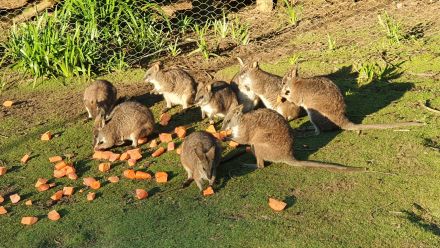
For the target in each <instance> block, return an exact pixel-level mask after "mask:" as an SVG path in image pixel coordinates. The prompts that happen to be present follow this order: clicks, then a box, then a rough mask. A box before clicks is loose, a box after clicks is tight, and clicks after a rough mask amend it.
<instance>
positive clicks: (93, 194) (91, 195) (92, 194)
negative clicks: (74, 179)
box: [87, 192, 96, 201]
mask: <svg viewBox="0 0 440 248" xmlns="http://www.w3.org/2000/svg"><path fill="white" fill-rule="evenodd" d="M95 197H96V194H95V193H94V192H89V193H87V201H93V200H95Z"/></svg>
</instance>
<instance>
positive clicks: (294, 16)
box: [283, 0, 302, 25]
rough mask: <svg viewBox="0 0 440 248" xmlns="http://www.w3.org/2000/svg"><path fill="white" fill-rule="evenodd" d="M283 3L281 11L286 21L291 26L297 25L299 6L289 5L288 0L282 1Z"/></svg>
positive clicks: (300, 9)
mask: <svg viewBox="0 0 440 248" xmlns="http://www.w3.org/2000/svg"><path fill="white" fill-rule="evenodd" d="M283 1H284V6H283V11H284V14H285V15H286V17H287V21H288V22H289V23H290V24H291V25H297V24H298V21H299V20H300V13H301V11H302V8H301V6H299V5H297V6H295V5H294V4H292V3H290V1H288V0H283Z"/></svg>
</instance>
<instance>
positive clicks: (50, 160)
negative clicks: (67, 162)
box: [49, 156, 63, 163]
mask: <svg viewBox="0 0 440 248" xmlns="http://www.w3.org/2000/svg"><path fill="white" fill-rule="evenodd" d="M62 160H63V158H62V157H61V156H53V157H50V158H49V162H51V163H56V162H61V161H62Z"/></svg>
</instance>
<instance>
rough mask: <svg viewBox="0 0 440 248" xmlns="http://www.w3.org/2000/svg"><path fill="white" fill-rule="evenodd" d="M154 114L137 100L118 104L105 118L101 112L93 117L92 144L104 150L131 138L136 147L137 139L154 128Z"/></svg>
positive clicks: (97, 148) (146, 134) (96, 148)
mask: <svg viewBox="0 0 440 248" xmlns="http://www.w3.org/2000/svg"><path fill="white" fill-rule="evenodd" d="M154 125H155V121H154V116H153V114H152V113H151V111H150V109H148V108H147V107H146V106H144V105H142V104H140V103H137V102H123V103H121V104H118V105H117V106H116V107H115V108H114V109H113V111H112V112H111V113H110V115H109V117H108V118H107V119H106V118H105V116H104V114H103V112H101V114H99V115H98V116H97V117H96V119H95V126H94V129H93V145H94V147H95V150H104V149H108V148H111V147H113V146H114V145H122V144H123V143H124V141H126V140H131V141H132V146H133V147H137V144H138V139H139V138H142V137H146V136H148V135H149V134H150V133H151V132H153V130H154Z"/></svg>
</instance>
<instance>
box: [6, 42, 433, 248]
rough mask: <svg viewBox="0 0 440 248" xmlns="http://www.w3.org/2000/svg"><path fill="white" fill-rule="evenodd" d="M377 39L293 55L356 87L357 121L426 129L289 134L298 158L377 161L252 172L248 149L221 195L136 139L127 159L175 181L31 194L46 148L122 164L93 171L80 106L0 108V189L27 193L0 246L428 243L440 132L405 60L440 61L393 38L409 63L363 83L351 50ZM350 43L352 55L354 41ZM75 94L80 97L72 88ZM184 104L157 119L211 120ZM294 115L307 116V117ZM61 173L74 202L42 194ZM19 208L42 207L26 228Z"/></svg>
mask: <svg viewBox="0 0 440 248" xmlns="http://www.w3.org/2000/svg"><path fill="white" fill-rule="evenodd" d="M323 37H324V39H325V35H323V36H322V37H317V38H316V39H321V40H323V39H322V38H323ZM335 37H337V36H335ZM439 41H440V39H438V38H436V37H431V38H430V40H429V45H428V46H427V47H428V48H429V47H432V48H433V49H436V48H435V46H434V45H433V44H432V43H434V44H440V43H439ZM341 43H342V42H341ZM338 46H339V41H338ZM353 46H354V45H353ZM379 46H381V45H379V44H378V43H373V44H365V45H363V46H361V47H351V46H348V47H346V46H345V45H343V44H341V46H340V47H338V49H337V50H336V51H332V52H331V53H322V52H320V51H316V50H310V51H302V52H298V53H295V54H298V55H300V56H301V58H305V59H304V60H303V61H301V64H300V68H301V73H302V74H304V75H316V74H329V73H330V74H331V78H332V79H333V80H334V81H335V82H336V83H337V84H338V85H339V86H340V88H341V90H342V92H344V93H346V92H348V91H350V92H351V93H350V94H347V95H346V98H345V99H346V103H347V106H348V116H349V117H350V119H352V120H353V121H354V122H356V123H360V122H362V123H389V122H399V121H412V120H419V121H424V122H426V123H427V125H426V126H423V127H417V128H409V131H393V130H371V131H363V132H361V133H359V134H358V133H355V132H328V133H324V134H321V135H319V136H316V137H304V138H301V137H298V138H297V139H296V145H295V147H296V149H297V157H298V158H299V159H310V160H319V161H330V162H335V163H340V164H345V165H350V166H357V167H367V168H369V169H370V170H373V171H376V172H377V173H341V172H331V171H326V170H311V169H301V168H291V167H289V166H287V165H284V164H271V165H270V166H267V167H266V168H264V169H262V170H256V171H252V170H249V169H246V168H243V167H241V166H240V162H248V163H249V162H253V161H254V159H253V158H252V156H251V155H249V154H246V155H244V156H242V157H240V158H238V159H236V160H234V161H231V162H229V163H227V164H224V165H222V166H221V168H220V173H219V174H220V175H219V179H218V182H217V184H216V186H215V190H216V191H217V193H216V194H215V195H214V196H212V197H208V198H203V197H201V196H200V195H199V194H198V190H197V187H195V186H194V185H191V186H190V187H189V188H186V189H183V190H181V189H180V185H181V183H182V182H183V181H184V179H185V178H186V173H185V171H184V170H183V168H182V167H180V166H179V160H178V157H177V155H176V154H174V153H173V152H171V153H166V154H165V155H164V156H162V157H160V158H157V159H153V158H151V157H150V156H149V154H150V152H151V151H150V150H149V149H148V148H147V146H146V145H143V146H142V147H143V150H144V151H145V152H144V155H145V158H144V159H143V160H142V161H141V163H140V164H139V165H138V166H137V167H136V168H137V169H142V170H147V171H152V172H155V171H167V172H169V173H170V174H171V180H170V182H169V183H167V184H163V185H162V184H160V185H159V184H157V183H155V182H154V181H149V182H145V181H143V182H139V181H129V180H126V179H122V180H121V181H120V182H119V183H117V184H104V185H103V187H102V188H101V189H99V190H97V193H98V197H97V199H96V200H95V201H93V202H87V201H86V198H85V196H86V193H87V192H88V190H85V191H84V192H83V193H78V190H79V189H80V188H82V186H81V180H78V181H76V182H72V181H70V180H68V179H59V180H56V181H57V183H58V185H57V187H56V189H51V190H50V191H47V192H43V193H37V192H36V190H35V189H34V187H33V184H34V183H35V181H36V179H37V178H38V177H46V178H51V173H52V170H53V167H52V165H51V164H50V163H49V162H48V160H47V158H48V157H49V156H53V155H59V154H65V153H75V154H76V155H75V158H74V161H75V163H76V164H75V165H76V167H77V169H78V171H79V175H80V176H81V177H84V176H94V177H97V178H100V179H101V180H102V182H104V181H105V180H104V178H106V177H107V176H108V175H118V176H120V175H121V172H122V170H124V169H125V168H127V167H128V166H127V165H126V164H124V163H116V164H115V165H114V167H113V168H112V169H111V171H110V172H109V173H108V174H103V173H101V172H99V171H98V169H97V165H98V162H97V161H92V160H90V158H91V154H92V147H91V140H92V137H91V123H90V122H88V123H84V122H83V118H84V117H85V116H84V115H81V114H80V113H77V115H74V116H70V117H66V116H62V117H60V116H57V115H55V114H54V113H51V112H49V113H35V114H36V115H37V116H39V118H44V119H46V120H48V122H47V123H46V124H44V125H40V126H34V127H26V122H24V121H22V120H21V117H20V114H17V115H9V116H7V117H5V118H3V119H2V120H1V125H0V133H2V134H3V133H9V134H10V136H11V137H10V138H7V139H6V138H0V150H1V153H0V159H1V160H2V161H4V162H6V164H7V166H8V168H9V169H10V172H9V173H8V174H6V175H5V176H2V177H0V191H1V190H5V189H6V188H9V187H14V188H15V189H14V192H18V193H20V195H22V199H23V200H22V201H21V202H20V203H19V204H18V205H16V206H12V205H11V203H10V202H9V200H6V201H5V203H3V205H4V206H5V207H6V208H7V209H8V210H9V211H10V212H9V213H8V214H7V215H4V216H0V240H1V241H2V242H1V244H0V246H3V247H29V246H31V247H58V246H62V247H103V246H108V247H134V246H140V247H147V246H148V247H176V246H179V247H208V246H209V247H335V246H341V247H383V246H388V247H437V246H438V245H439V243H440V237H439V236H440V226H439V223H440V222H439V220H440V205H439V204H438V202H439V197H438V192H439V191H440V183H439V182H440V159H439V150H438V148H437V149H435V144H437V145H438V144H439V142H440V140H439V139H440V138H439V137H440V136H439V135H440V133H439V129H438V127H439V124H440V117H439V116H436V115H434V114H431V113H429V112H426V111H425V110H424V109H423V108H421V107H419V106H418V102H419V101H424V100H426V99H433V100H434V103H438V101H437V102H435V100H436V99H438V94H439V92H440V85H439V84H438V82H437V81H436V80H435V79H432V78H429V77H424V76H420V75H412V74H409V73H407V72H408V71H409V70H410V71H411V72H417V73H426V72H438V71H439V68H440V61H438V57H434V58H433V57H432V56H433V55H432V50H429V49H428V50H426V51H424V52H423V53H421V54H420V55H417V56H411V59H407V58H408V56H409V55H408V54H411V53H410V52H411V49H412V48H411V47H409V46H405V47H400V48H399V49H397V48H390V50H391V51H392V52H394V53H399V54H400V55H402V58H403V59H404V60H407V62H406V63H404V64H403V65H402V66H403V69H404V70H405V73H404V74H402V75H401V76H400V77H399V78H397V79H394V80H392V82H389V83H377V82H372V83H370V84H367V85H358V84H357V83H356V74H355V72H353V70H352V68H351V67H350V66H351V65H354V64H355V62H357V61H358V60H359V59H361V60H362V59H363V60H366V58H369V57H370V56H369V55H370V54H371V53H375V52H376V51H377V50H376V48H377V47H379ZM353 50H355V51H356V53H353V52H350V51H353ZM289 57H291V55H286V57H285V58H282V59H281V60H280V61H274V63H273V64H267V63H262V68H263V69H265V70H268V71H270V72H272V73H275V74H278V75H282V74H283V73H284V72H285V71H287V69H288V68H289V67H290V66H291V65H290V64H289V61H288V59H289ZM332 61H336V63H331V62H332ZM427 63H429V64H427ZM237 69H238V68H237V66H234V67H231V68H226V69H225V70H223V71H221V72H220V73H219V75H221V76H223V77H225V78H231V77H232V75H233V74H234V73H235V72H236V71H237ZM127 75H130V76H131V77H130V82H127V81H126V78H127ZM141 77H142V74H141V73H140V72H139V71H138V70H137V71H133V72H131V71H128V72H124V73H121V74H112V75H108V76H106V78H108V79H110V80H111V81H113V82H115V83H116V85H117V87H119V88H123V87H125V86H127V85H128V84H131V83H133V82H137V81H140V80H141ZM51 82H52V83H49V84H41V85H39V86H37V87H36V91H37V92H41V95H42V96H43V95H44V93H45V91H46V90H47V88H46V87H50V86H48V85H52V84H53V85H56V82H55V81H51ZM26 87H27V86H21V87H20V88H17V89H11V90H9V93H8V92H6V94H3V95H2V96H1V97H0V98H1V100H3V99H5V98H7V96H8V95H9V94H11V95H12V94H14V91H15V90H24V89H26ZM84 87H85V83H84V84H77V85H71V84H67V86H65V87H53V89H52V88H51V90H53V94H66V95H70V94H71V95H74V93H77V92H81V91H82V89H83V88H84ZM23 92H26V90H24V91H23ZM28 93H29V92H28ZM25 97H26V93H24V95H23V98H25ZM44 97H48V98H50V97H51V96H50V95H49V96H47V95H44ZM141 100H142V101H143V102H144V103H146V104H147V105H149V106H150V105H152V110H153V112H154V113H155V116H156V117H158V116H159V111H160V109H161V108H162V107H163V104H164V103H163V101H160V102H157V103H154V104H153V101H152V100H150V98H149V96H144V97H142V98H141ZM47 102H50V101H49V100H47ZM76 104H78V105H81V100H80V99H78V101H77V103H76ZM437 107H440V105H437ZM179 111H180V108H174V109H173V110H172V112H171V113H172V114H173V120H172V121H171V123H170V127H165V128H161V129H160V130H165V131H166V130H169V129H171V128H172V127H173V126H176V125H181V124H190V123H193V122H194V123H193V125H192V126H193V130H198V129H204V128H206V126H207V123H206V121H205V122H200V114H199V111H198V110H191V111H190V112H189V113H187V114H184V115H183V114H180V113H179ZM291 125H292V126H293V127H302V126H304V125H310V124H309V123H308V121H307V119H306V118H303V119H300V120H297V121H293V122H291ZM20 127H21V128H28V129H27V134H23V135H16V134H14V133H10V132H9V131H10V130H17V128H18V129H19V128H20ZM47 130H50V131H52V132H53V133H57V132H62V133H61V135H60V136H59V137H56V138H54V139H53V140H52V141H50V142H46V143H44V142H42V141H40V140H39V137H40V135H41V133H43V132H45V131H47ZM427 144H430V145H427ZM121 149H123V148H118V149H115V150H117V151H120V150H121ZM29 151H32V152H33V156H34V157H33V158H32V159H31V160H30V161H29V162H28V164H26V165H20V164H19V162H18V160H19V159H20V158H21V157H22V155H23V154H24V153H26V152H29ZM227 152H228V151H226V152H225V154H226V153H227ZM147 163H151V165H150V166H149V167H148V168H146V167H145V165H146V164H147ZM64 185H73V186H75V187H76V190H77V193H75V194H74V196H72V197H71V198H70V199H69V200H66V201H63V202H60V203H57V204H56V205H54V206H52V207H49V208H46V207H45V203H46V201H47V199H48V198H49V197H50V195H51V194H53V192H54V191H56V190H57V189H60V188H62V187H63V186H64ZM136 188H144V189H147V190H148V191H149V192H150V194H151V197H150V198H148V199H146V200H143V201H138V200H135V199H134V197H133V192H134V190H135V189H136ZM268 197H276V198H279V199H282V200H285V201H286V202H287V203H288V208H287V209H286V210H285V211H283V212H280V213H276V212H273V211H272V210H271V209H270V208H269V207H268V205H267V199H268ZM27 199H32V200H33V201H34V206H32V207H28V206H25V205H24V204H23V202H24V200H27ZM414 204H417V205H420V206H422V207H423V208H424V209H425V210H426V213H427V214H426V213H425V214H420V211H418V210H417V209H416V207H415V206H417V205H414ZM40 205H41V207H39V206H40ZM51 209H56V210H58V211H59V212H60V213H61V214H62V218H61V220H59V221H58V222H51V221H49V220H48V219H47V218H46V217H45V215H46V214H47V212H49V211H50V210H51ZM25 215H36V216H40V217H41V219H40V221H39V222H38V223H37V224H36V225H34V226H31V227H24V226H22V225H21V224H20V219H21V217H22V216H25Z"/></svg>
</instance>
